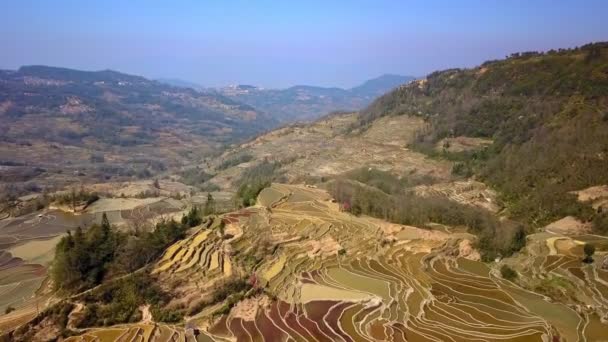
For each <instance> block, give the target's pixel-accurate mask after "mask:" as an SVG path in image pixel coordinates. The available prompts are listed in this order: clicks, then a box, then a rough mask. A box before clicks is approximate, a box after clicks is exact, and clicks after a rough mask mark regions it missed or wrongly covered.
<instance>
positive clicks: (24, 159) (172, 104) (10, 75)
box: [0, 66, 277, 184]
mask: <svg viewBox="0 0 608 342" xmlns="http://www.w3.org/2000/svg"><path fill="white" fill-rule="evenodd" d="M0 118H1V120H0V165H5V166H7V165H8V166H14V167H22V168H25V170H24V169H11V168H9V167H3V168H0V183H1V182H2V181H3V180H7V181H11V180H14V181H17V180H23V181H27V180H28V179H30V178H31V177H27V176H24V175H28V174H30V173H29V171H27V170H30V169H36V170H38V171H36V172H33V173H32V174H40V173H41V172H42V173H47V174H48V175H53V176H57V174H54V173H53V172H54V171H53V170H56V171H57V172H59V173H62V174H63V176H62V177H64V178H65V177H67V178H69V177H72V174H71V173H65V172H64V171H71V170H73V171H74V172H76V173H78V174H85V175H86V176H93V178H100V177H101V178H107V177H114V176H125V177H131V176H134V175H140V176H146V175H148V174H150V172H151V171H159V170H164V169H165V168H167V167H170V166H179V165H181V164H183V163H186V162H190V160H191V159H194V158H195V157H201V156H204V155H205V154H209V153H215V151H217V149H218V148H220V147H221V146H223V145H225V144H227V143H232V142H236V141H240V140H242V139H245V138H248V137H251V136H253V135H255V134H258V133H260V132H262V131H264V130H267V129H268V128H271V127H273V126H275V125H276V123H277V122H276V121H275V120H273V119H272V118H271V117H270V116H268V115H266V114H264V113H261V112H258V111H256V110H255V109H254V108H252V107H251V106H249V105H246V104H242V103H240V102H237V101H235V100H233V99H229V98H227V97H224V96H222V95H220V94H217V93H210V92H198V91H195V90H193V89H189V88H178V87H173V86H169V85H166V84H164V83H160V82H157V81H151V80H148V79H146V78H143V77H140V76H133V75H127V74H123V73H119V72H116V71H111V70H104V71H96V72H89V71H79V70H71V69H64V68H54V67H48V66H25V67H22V68H20V69H19V70H16V71H15V70H0ZM153 169H154V170H153ZM16 176H19V177H18V178H15V177H16ZM59 183H60V182H59ZM55 184H57V182H55Z"/></svg>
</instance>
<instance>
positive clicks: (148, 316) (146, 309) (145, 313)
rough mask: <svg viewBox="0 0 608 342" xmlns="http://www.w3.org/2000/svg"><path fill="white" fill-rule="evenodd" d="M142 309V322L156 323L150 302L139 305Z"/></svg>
mask: <svg viewBox="0 0 608 342" xmlns="http://www.w3.org/2000/svg"><path fill="white" fill-rule="evenodd" d="M139 310H140V311H141V322H142V323H144V324H145V323H154V321H153V319H152V313H151V312H150V304H148V305H142V306H140V307H139Z"/></svg>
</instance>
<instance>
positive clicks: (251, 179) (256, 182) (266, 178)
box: [237, 160, 281, 207]
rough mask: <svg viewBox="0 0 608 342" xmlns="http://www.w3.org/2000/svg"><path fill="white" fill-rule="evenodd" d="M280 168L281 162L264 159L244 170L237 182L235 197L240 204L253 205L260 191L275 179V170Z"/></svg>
mask: <svg viewBox="0 0 608 342" xmlns="http://www.w3.org/2000/svg"><path fill="white" fill-rule="evenodd" d="M280 168H281V163H279V162H269V161H267V160H265V161H263V162H262V163H260V164H258V165H256V166H254V167H251V168H249V169H247V170H245V172H243V175H242V176H241V179H240V180H239V182H238V184H239V188H238V190H237V198H238V199H239V202H240V204H241V205H242V206H244V207H248V206H251V205H254V204H255V201H256V199H257V197H258V195H259V194H260V192H261V191H262V190H263V189H264V188H267V187H269V186H270V183H271V182H272V181H274V180H276V179H277V177H278V175H277V172H278V170H279V169H280Z"/></svg>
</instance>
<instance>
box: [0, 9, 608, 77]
mask: <svg viewBox="0 0 608 342" xmlns="http://www.w3.org/2000/svg"><path fill="white" fill-rule="evenodd" d="M607 17H608V1H606V0H587V1H585V0H579V1H566V0H551V1H549V0H536V1H534V0H501V1H499V0H459V1H456V0H426V1H414V0H412V1H408V0H395V1H384V0H374V1H372V0H369V1H363V0H349V1H330V0H325V1H317V0H308V1H297V0H283V1H264V0H257V1H256V0H250V1H231V0H218V1H204V0H190V1H186V0H182V1H180V0H171V1H169V0H164V1H161V0H103V1H102V0H99V1H93V0H90V1H85V0H71V1H70V0H39V1H34V0H2V1H1V4H0V68H2V69H17V68H18V67H19V66H21V65H31V64H44V65H51V66H60V67H68V68H75V69H83V70H103V69H113V70H117V71H121V72H126V73H131V74H136V75H142V76H146V77H148V78H177V79H182V80H186V81H191V82H195V83H198V84H200V85H203V86H224V85H228V84H255V85H259V86H264V87H271V88H282V87H288V86H292V85H296V84H310V85H319V86H339V87H345V88H348V87H352V86H355V85H358V84H359V83H362V82H363V81H365V80H367V79H370V78H373V77H377V76H379V75H381V74H385V73H392V74H401V75H411V76H417V77H421V76H424V75H426V74H428V73H430V72H433V71H436V70H441V69H446V68H454V67H472V66H475V65H478V64H480V63H482V62H484V61H485V60H489V59H498V58H503V57H505V56H506V55H508V54H510V53H512V52H519V51H530V50H548V49H551V48H560V47H564V48H565V47H573V46H579V45H582V44H585V43H588V42H596V41H607V40H608V22H607V21H606V18H607Z"/></svg>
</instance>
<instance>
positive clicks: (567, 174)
mask: <svg viewBox="0 0 608 342" xmlns="http://www.w3.org/2000/svg"><path fill="white" fill-rule="evenodd" d="M606 70H608V43H597V44H589V45H586V46H582V47H580V48H576V49H571V50H560V51H550V52H547V53H544V54H543V53H534V52H532V53H525V54H514V55H513V56H511V57H510V58H508V59H506V60H502V61H492V62H487V63H485V64H483V65H482V66H481V67H479V68H475V69H467V70H457V69H453V70H446V71H441V72H435V73H433V74H430V75H429V76H428V77H427V80H426V82H424V83H416V84H412V85H410V86H408V87H401V88H400V89H397V90H395V91H393V92H392V93H390V94H387V95H385V96H383V97H381V98H380V99H378V100H377V101H375V102H374V103H373V104H372V105H371V106H370V107H369V108H367V109H366V110H364V111H363V112H362V113H361V115H360V120H359V123H358V126H359V127H365V126H366V125H367V124H368V123H370V122H372V121H373V120H375V119H377V118H379V117H382V116H386V115H416V116H422V117H424V118H425V120H426V121H427V122H428V123H429V128H428V129H426V130H424V131H423V132H420V134H419V135H418V137H417V139H416V141H415V142H414V143H413V144H412V146H411V147H412V148H414V149H416V150H418V151H421V152H423V153H427V154H430V155H434V156H440V157H445V158H448V159H451V160H455V161H457V163H456V164H455V166H454V168H453V173H454V174H455V175H462V176H471V175H473V174H474V175H477V176H478V177H480V178H481V179H482V180H483V181H485V182H487V183H489V184H490V185H492V186H493V187H494V188H496V189H497V190H499V192H500V194H501V197H502V198H501V200H503V202H504V203H506V204H507V205H508V208H509V213H510V214H511V215H512V216H513V217H515V218H517V219H520V220H523V221H526V222H528V223H530V224H532V225H534V226H544V225H546V224H548V223H550V222H552V221H554V220H557V219H560V218H562V217H564V216H568V215H573V216H576V217H578V218H580V219H581V220H583V221H590V220H593V221H594V227H595V231H596V232H598V233H606V232H607V231H608V228H606V225H605V222H606V218H605V214H600V213H597V212H595V211H594V210H592V209H591V208H590V206H588V205H586V204H583V203H579V202H577V200H576V197H575V196H574V195H571V194H569V192H571V191H575V190H581V189H584V188H587V187H589V186H593V185H598V184H608V173H607V172H606V170H607V169H608V158H606V155H607V153H608V114H607V113H606V111H605V108H606V101H607V99H608V77H607V76H606ZM456 136H469V137H482V138H491V139H492V140H493V144H492V145H491V146H489V147H487V148H484V149H482V150H480V151H476V152H467V153H459V154H449V153H447V154H446V153H441V152H437V151H436V150H435V146H436V144H437V143H438V142H439V141H440V140H441V139H443V138H446V137H456ZM598 215H604V217H603V218H600V219H597V216H598Z"/></svg>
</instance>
